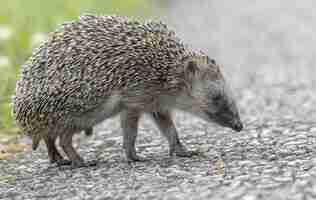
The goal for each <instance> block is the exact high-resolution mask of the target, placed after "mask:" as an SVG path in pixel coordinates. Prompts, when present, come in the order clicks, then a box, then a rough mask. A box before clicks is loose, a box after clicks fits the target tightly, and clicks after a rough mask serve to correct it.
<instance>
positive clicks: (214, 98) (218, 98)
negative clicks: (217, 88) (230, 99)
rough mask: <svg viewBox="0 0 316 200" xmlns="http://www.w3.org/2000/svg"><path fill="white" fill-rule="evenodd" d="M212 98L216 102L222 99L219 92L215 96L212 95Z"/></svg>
mask: <svg viewBox="0 0 316 200" xmlns="http://www.w3.org/2000/svg"><path fill="white" fill-rule="evenodd" d="M212 100H213V101H214V102H215V103H218V102H220V100H221V95H219V94H217V95H215V96H213V97H212Z"/></svg>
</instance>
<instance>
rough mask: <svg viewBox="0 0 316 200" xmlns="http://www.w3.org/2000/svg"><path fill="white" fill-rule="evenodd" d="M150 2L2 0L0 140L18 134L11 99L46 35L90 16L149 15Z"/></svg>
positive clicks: (131, 0)
mask: <svg viewBox="0 0 316 200" xmlns="http://www.w3.org/2000/svg"><path fill="white" fill-rule="evenodd" d="M152 9H153V7H152V5H151V3H150V1H147V0H54V1H43V0H27V1H26V0H1V6H0V137H1V135H3V134H6V135H8V134H15V133H17V132H18V130H17V128H16V126H15V123H14V120H13V117H12V113H11V107H12V105H11V96H12V95H14V90H15V82H16V80H17V79H18V76H19V73H20V67H21V65H22V64H23V62H25V60H26V59H27V57H28V56H30V55H31V53H32V50H33V49H34V48H35V47H36V46H37V45H38V43H39V41H41V40H42V38H43V36H45V33H48V32H51V31H53V30H54V29H55V28H56V26H57V25H58V24H60V23H62V22H65V21H70V20H74V19H76V18H78V16H79V15H82V14H85V13H90V14H99V15H110V14H116V15H126V16H135V17H139V18H141V17H144V16H148V15H150V14H151V12H152Z"/></svg>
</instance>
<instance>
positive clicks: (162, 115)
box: [152, 111, 195, 157]
mask: <svg viewBox="0 0 316 200" xmlns="http://www.w3.org/2000/svg"><path fill="white" fill-rule="evenodd" d="M152 117H153V119H154V122H156V124H157V126H158V128H159V130H160V131H161V132H162V134H163V135H164V136H165V137H166V138H167V140H168V143H169V155H170V156H172V155H173V154H175V155H177V156H179V157H191V156H193V155H195V152H193V151H188V150H187V149H186V148H185V146H183V144H182V143H181V142H180V139H179V136H178V132H177V129H176V127H175V125H174V123H173V121H172V118H171V115H170V113H169V112H168V111H165V112H153V113H152Z"/></svg>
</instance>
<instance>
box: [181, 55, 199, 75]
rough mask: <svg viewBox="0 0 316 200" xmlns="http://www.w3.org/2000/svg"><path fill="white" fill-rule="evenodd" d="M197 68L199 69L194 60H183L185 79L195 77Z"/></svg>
mask: <svg viewBox="0 0 316 200" xmlns="http://www.w3.org/2000/svg"><path fill="white" fill-rule="evenodd" d="M199 70H200V69H199V66H198V63H197V62H196V60H193V59H190V60H188V61H187V62H185V65H184V74H185V77H186V78H187V79H189V80H192V79H193V78H194V77H196V75H197V73H198V72H199Z"/></svg>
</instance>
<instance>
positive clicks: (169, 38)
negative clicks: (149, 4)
mask: <svg viewBox="0 0 316 200" xmlns="http://www.w3.org/2000/svg"><path fill="white" fill-rule="evenodd" d="M176 110H181V111H184V112H187V113H190V114H192V115H194V116H197V117H199V118H201V119H203V120H205V121H207V122H215V123H217V124H219V125H221V126H224V127H229V128H231V129H233V130H235V131H241V130H242V129H243V125H242V122H241V120H240V117H239V111H238V108H237V105H236V103H235V100H234V97H233V95H232V92H231V90H230V89H229V86H228V84H227V83H226V81H225V79H224V77H223V75H222V72H221V69H220V67H219V65H218V64H217V63H216V62H215V60H214V59H212V58H210V57H209V56H208V55H206V54H204V53H203V52H201V51H197V50H193V49H190V48H189V47H188V46H187V45H186V44H184V43H183V42H182V41H181V40H180V39H179V38H178V37H177V35H176V34H175V32H174V31H173V30H171V29H170V28H169V27H168V26H167V25H166V24H164V23H162V22H154V21H148V22H143V23H142V22H140V21H138V20H135V19H131V18H127V17H121V16H95V15H84V16H81V17H79V19H78V20H75V21H72V22H67V23H64V24H62V25H61V26H60V27H59V28H58V29H57V30H56V31H55V32H53V33H51V34H50V36H49V37H48V39H47V40H46V41H45V42H43V44H41V45H40V46H39V47H38V48H37V49H36V50H35V51H34V53H33V54H32V56H31V57H30V58H29V59H28V60H27V61H26V63H25V64H24V65H23V66H22V73H21V78H20V80H19V81H18V82H17V84H16V94H15V96H14V97H13V113H14V116H15V119H16V123H17V125H18V127H19V128H20V129H21V130H22V131H23V132H24V133H26V134H27V135H29V136H30V137H31V138H32V141H33V149H34V150H35V149H36V148H37V147H38V144H39V142H40V141H41V140H44V142H45V144H46V147H47V151H48V157H49V160H50V162H51V163H68V164H71V165H73V166H79V167H80V166H87V163H88V162H85V161H84V159H83V158H82V157H81V156H80V155H79V154H78V153H77V151H76V150H75V148H74V147H73V142H72V138H73V136H74V135H75V134H76V133H80V132H82V131H84V132H85V133H86V134H88V135H90V134H91V133H92V127H93V126H94V125H96V124H98V123H100V122H102V121H104V120H105V119H108V118H110V117H113V116H116V115H120V124H121V128H122V135H123V148H124V150H125V154H126V157H127V160H129V161H144V160H146V159H145V158H144V157H142V156H139V155H138V154H137V153H136V149H135V141H136V137H137V128H138V122H139V119H140V117H141V116H142V115H143V114H147V116H150V118H152V120H153V122H154V123H155V124H156V125H157V127H158V128H159V130H160V131H161V132H162V134H163V135H164V136H165V137H166V139H167V141H168V143H169V154H170V155H176V156H180V157H181V156H182V157H190V156H192V155H194V151H189V150H188V149H187V148H186V147H185V146H184V145H183V144H182V142H181V141H180V139H179V136H178V132H177V130H176V127H175V125H174V122H173V119H172V116H171V115H172V113H173V112H174V111H176ZM57 139H58V141H59V146H60V147H61V150H62V151H64V153H65V155H66V157H63V156H62V154H61V153H60V152H59V150H58V148H57V146H56V141H57Z"/></svg>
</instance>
